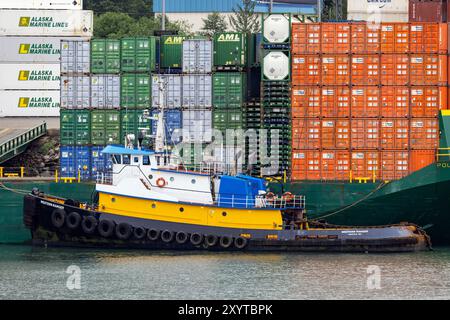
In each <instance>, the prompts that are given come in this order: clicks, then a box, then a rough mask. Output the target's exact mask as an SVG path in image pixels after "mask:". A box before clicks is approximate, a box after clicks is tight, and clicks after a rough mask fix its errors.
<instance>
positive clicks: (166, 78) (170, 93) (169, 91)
mask: <svg viewBox="0 0 450 320" xmlns="http://www.w3.org/2000/svg"><path fill="white" fill-rule="evenodd" d="M161 81H162V82H163V84H164V86H165V100H166V101H165V102H164V107H165V108H172V109H176V108H181V106H182V94H181V93H182V89H183V87H182V82H181V75H176V74H170V75H169V74H166V75H159V74H153V75H152V87H151V94H152V107H153V108H159V95H160V90H159V86H160V82H161Z"/></svg>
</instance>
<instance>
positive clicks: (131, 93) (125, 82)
mask: <svg viewBox="0 0 450 320" xmlns="http://www.w3.org/2000/svg"><path fill="white" fill-rule="evenodd" d="M150 81H151V79H150V76H149V75H147V74H133V73H128V74H122V75H121V77H120V82H121V107H123V108H139V109H148V108H151V107H152V105H151V102H150V97H151V85H150ZM167 94H168V95H170V93H169V92H167Z"/></svg>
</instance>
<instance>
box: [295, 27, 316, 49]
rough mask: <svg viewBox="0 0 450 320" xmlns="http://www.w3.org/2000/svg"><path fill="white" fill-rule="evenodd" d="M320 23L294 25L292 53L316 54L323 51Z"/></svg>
mask: <svg viewBox="0 0 450 320" xmlns="http://www.w3.org/2000/svg"><path fill="white" fill-rule="evenodd" d="M320 29H321V24H320V23H293V24H292V53H293V54H316V53H320V50H321V37H320V35H321V32H320Z"/></svg>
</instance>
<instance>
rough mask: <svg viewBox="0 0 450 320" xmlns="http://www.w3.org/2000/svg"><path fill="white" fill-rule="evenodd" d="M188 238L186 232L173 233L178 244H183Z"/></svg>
mask: <svg viewBox="0 0 450 320" xmlns="http://www.w3.org/2000/svg"><path fill="white" fill-rule="evenodd" d="M188 240H189V235H188V234H187V233H186V232H183V231H181V232H177V234H176V235H175V241H176V243H178V244H185V243H186V242H187V241H188Z"/></svg>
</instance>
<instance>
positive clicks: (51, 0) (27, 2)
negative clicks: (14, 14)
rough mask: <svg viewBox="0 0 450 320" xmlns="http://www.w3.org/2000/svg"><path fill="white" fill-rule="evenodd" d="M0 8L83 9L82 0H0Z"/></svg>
mask: <svg viewBox="0 0 450 320" xmlns="http://www.w3.org/2000/svg"><path fill="white" fill-rule="evenodd" d="M0 9H67V10H81V9H83V0H1V1H0Z"/></svg>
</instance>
